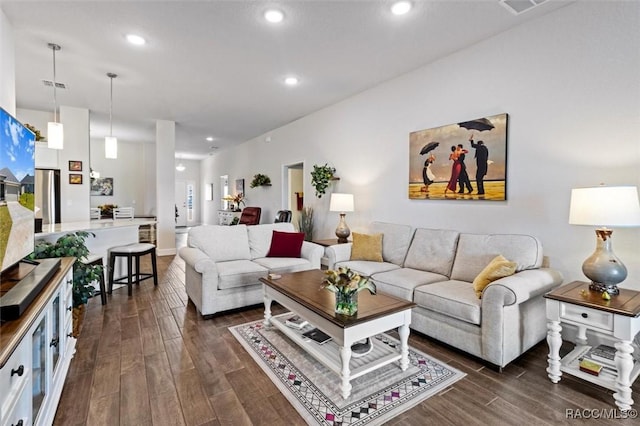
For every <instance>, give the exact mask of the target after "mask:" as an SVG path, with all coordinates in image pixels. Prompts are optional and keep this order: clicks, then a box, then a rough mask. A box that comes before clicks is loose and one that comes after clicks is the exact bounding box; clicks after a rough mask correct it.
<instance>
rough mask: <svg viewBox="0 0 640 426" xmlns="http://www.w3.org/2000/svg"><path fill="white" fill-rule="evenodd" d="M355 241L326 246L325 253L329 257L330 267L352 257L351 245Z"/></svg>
mask: <svg viewBox="0 0 640 426" xmlns="http://www.w3.org/2000/svg"><path fill="white" fill-rule="evenodd" d="M352 245H353V243H344V244H334V245H332V246H329V247H327V248H325V250H324V254H325V256H327V259H328V266H329V269H333V267H334V265H335V264H336V263H337V262H346V261H347V260H349V259H350V258H351V246H352Z"/></svg>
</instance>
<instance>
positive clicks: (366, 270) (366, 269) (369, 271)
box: [333, 260, 400, 277]
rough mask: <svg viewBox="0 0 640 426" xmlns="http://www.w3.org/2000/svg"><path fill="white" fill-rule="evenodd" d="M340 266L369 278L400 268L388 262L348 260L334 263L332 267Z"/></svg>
mask: <svg viewBox="0 0 640 426" xmlns="http://www.w3.org/2000/svg"><path fill="white" fill-rule="evenodd" d="M340 266H342V267H346V268H350V269H353V270H354V271H356V272H357V273H359V274H360V275H365V276H368V277H370V276H371V275H373V274H377V273H378V272H384V271H391V270H393V269H398V268H400V267H399V266H398V265H396V264H394V263H389V262H369V261H368V260H348V261H346V262H336V264H335V265H334V266H333V268H334V269H338V268H339V267H340Z"/></svg>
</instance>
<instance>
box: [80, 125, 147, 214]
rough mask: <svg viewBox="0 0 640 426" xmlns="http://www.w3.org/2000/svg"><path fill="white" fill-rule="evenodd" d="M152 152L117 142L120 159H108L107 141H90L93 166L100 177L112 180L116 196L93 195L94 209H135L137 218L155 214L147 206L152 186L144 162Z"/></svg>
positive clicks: (142, 147)
mask: <svg viewBox="0 0 640 426" xmlns="http://www.w3.org/2000/svg"><path fill="white" fill-rule="evenodd" d="M149 151H150V150H149V149H148V148H147V147H146V144H142V143H136V142H124V141H122V140H118V158H116V159H110V158H105V156H104V139H103V138H94V139H91V167H92V168H93V169H94V170H96V171H98V172H100V177H101V178H105V177H112V178H113V196H103V195H100V196H91V207H98V206H99V205H102V204H115V205H117V206H120V207H134V209H135V214H136V216H149V215H153V214H152V212H151V209H152V206H150V205H148V199H147V192H148V189H149V183H148V177H147V166H146V164H145V161H144V158H145V156H147V155H148V152H149ZM151 151H153V149H151ZM152 167H153V166H152ZM151 186H152V187H153V186H154V185H151ZM152 193H154V194H155V191H152Z"/></svg>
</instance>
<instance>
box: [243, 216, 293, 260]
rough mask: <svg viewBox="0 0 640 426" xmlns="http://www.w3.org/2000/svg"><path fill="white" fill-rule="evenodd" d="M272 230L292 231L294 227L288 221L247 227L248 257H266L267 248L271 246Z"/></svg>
mask: <svg viewBox="0 0 640 426" xmlns="http://www.w3.org/2000/svg"><path fill="white" fill-rule="evenodd" d="M273 231H280V232H294V231H295V229H294V227H293V224H292V223H289V222H279V223H267V224H264V225H253V226H248V227H247V235H248V238H249V250H250V259H258V258H261V257H267V253H269V248H270V247H271V237H272V235H273Z"/></svg>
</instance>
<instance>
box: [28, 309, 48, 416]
mask: <svg viewBox="0 0 640 426" xmlns="http://www.w3.org/2000/svg"><path fill="white" fill-rule="evenodd" d="M46 318H47V317H46V316H45V317H44V318H43V319H42V321H40V324H38V327H37V328H36V330H35V331H34V332H33V335H32V336H31V341H32V358H31V362H32V363H33V365H32V374H33V375H32V379H31V380H32V396H33V411H32V413H33V417H32V418H33V421H34V423H35V420H36V418H37V417H38V412H39V411H40V406H41V405H42V401H43V400H44V397H45V394H46V390H47V344H48V342H47V341H46V338H47V330H46V325H47V324H46Z"/></svg>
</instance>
